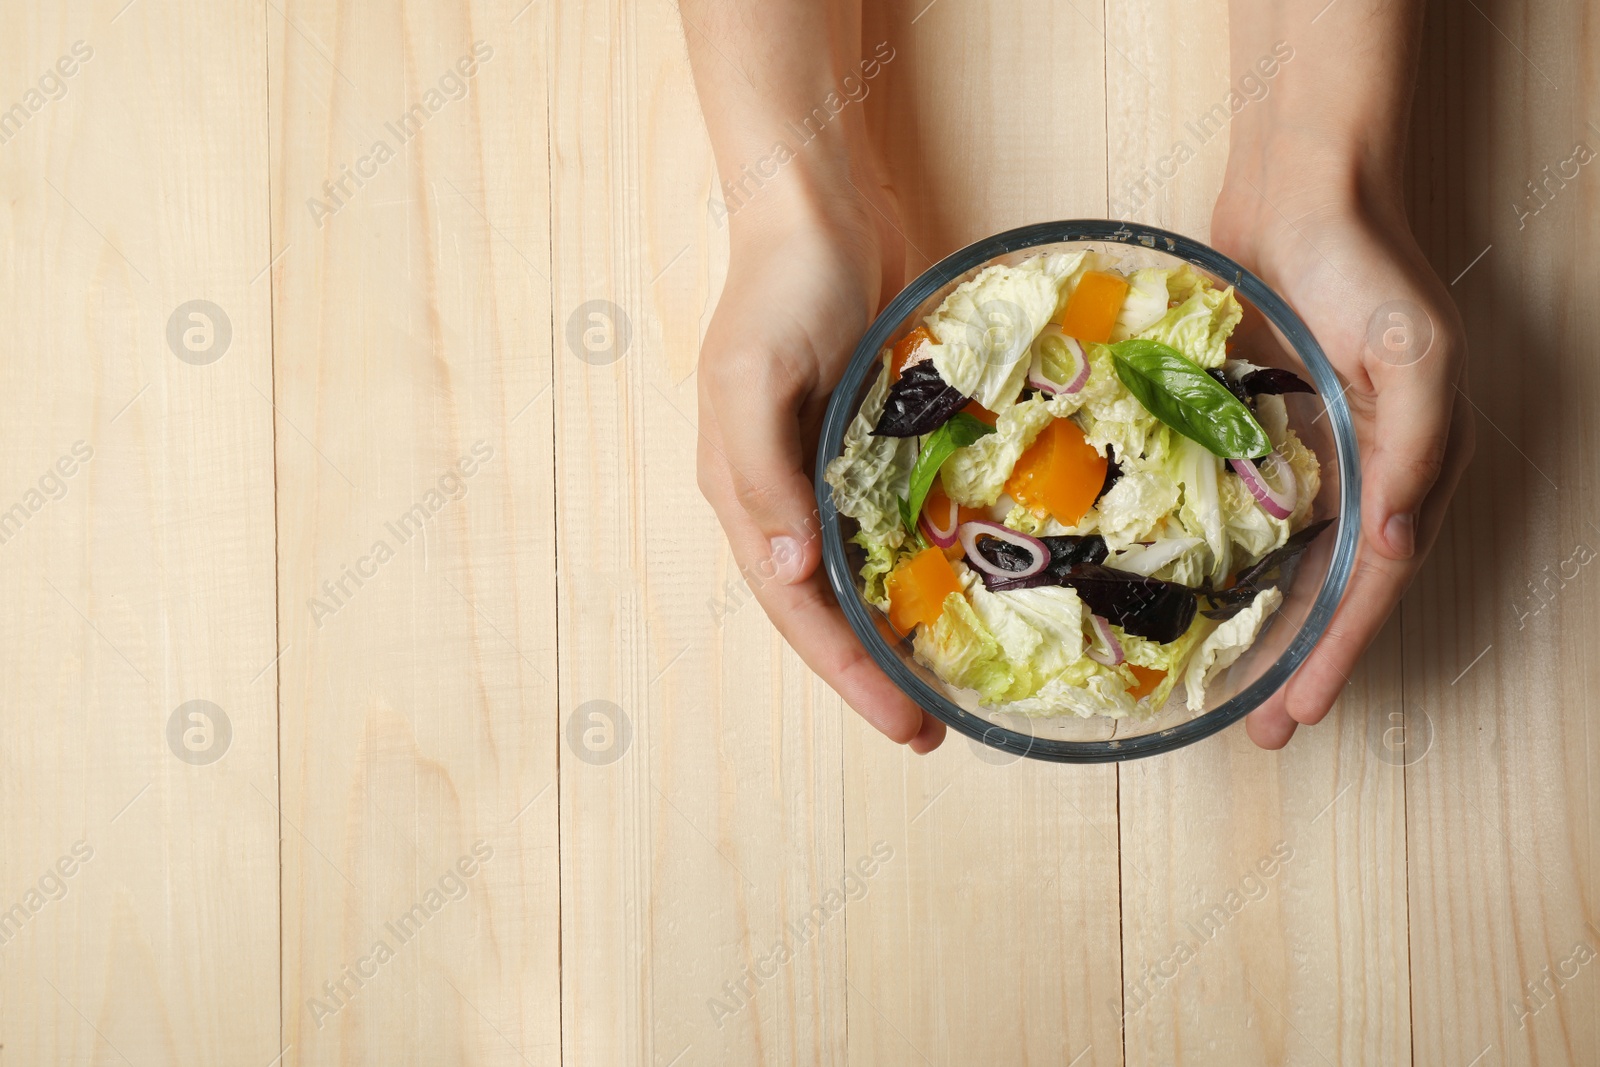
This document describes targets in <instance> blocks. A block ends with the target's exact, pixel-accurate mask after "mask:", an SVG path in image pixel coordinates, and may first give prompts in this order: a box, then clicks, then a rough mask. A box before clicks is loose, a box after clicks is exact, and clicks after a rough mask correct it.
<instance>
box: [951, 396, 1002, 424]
mask: <svg viewBox="0 0 1600 1067" xmlns="http://www.w3.org/2000/svg"><path fill="white" fill-rule="evenodd" d="M961 410H962V411H965V412H966V413H967V414H968V415H971V416H972V417H973V418H975V419H977V420H978V421H979V422H984V423H988V424H989V425H990V426H993V425H994V424H995V423H997V422H999V421H1000V416H999V415H996V414H995V413H994V412H992V411H990V410H989V409H988V408H986V407H984V406H983V405H982V404H980V403H978V402H977V401H976V400H969V401H967V402H966V404H965V405H964V406H963V407H962V408H961Z"/></svg>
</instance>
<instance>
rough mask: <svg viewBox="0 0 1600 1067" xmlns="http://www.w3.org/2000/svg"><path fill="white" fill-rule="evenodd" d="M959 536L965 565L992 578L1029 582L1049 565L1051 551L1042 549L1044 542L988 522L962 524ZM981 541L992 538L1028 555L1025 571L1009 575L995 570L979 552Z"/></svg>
mask: <svg viewBox="0 0 1600 1067" xmlns="http://www.w3.org/2000/svg"><path fill="white" fill-rule="evenodd" d="M960 534H961V547H962V548H963V549H965V550H966V553H967V562H968V563H970V564H972V565H973V566H974V567H976V568H978V570H980V571H982V572H983V573H984V574H986V575H993V576H994V577H996V578H1001V579H1011V578H1031V577H1033V576H1034V575H1036V574H1038V573H1039V572H1040V571H1042V570H1044V568H1045V565H1046V564H1048V563H1049V562H1050V549H1049V548H1047V547H1045V543H1044V542H1043V541H1041V540H1039V539H1038V538H1037V537H1029V536H1028V535H1027V534H1025V533H1019V532H1017V531H1016V530H1013V529H1012V528H1011V527H1009V526H1006V525H1005V524H1004V523H998V522H991V521H989V520H988V519H973V520H972V521H971V522H964V523H962V524H961V527H960ZM980 537H993V538H995V539H996V540H1000V541H1005V542H1007V543H1008V544H1012V545H1015V546H1016V547H1018V548H1021V549H1023V550H1024V551H1026V552H1028V553H1030V554H1031V555H1032V557H1033V559H1032V561H1031V562H1030V563H1029V564H1028V565H1027V566H1026V567H1023V568H1022V569H1020V570H1014V571H1008V570H1006V569H1005V568H1003V567H997V566H995V564H993V563H992V562H990V561H989V559H988V558H987V557H986V556H984V554H983V553H982V552H979V551H978V538H980ZM984 584H986V585H987V584H988V581H987V579H985V583H984Z"/></svg>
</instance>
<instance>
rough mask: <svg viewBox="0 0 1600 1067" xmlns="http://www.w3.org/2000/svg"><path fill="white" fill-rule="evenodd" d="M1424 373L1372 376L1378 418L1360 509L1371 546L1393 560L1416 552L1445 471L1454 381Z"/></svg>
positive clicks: (1392, 370) (1393, 369)
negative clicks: (1432, 494)
mask: <svg viewBox="0 0 1600 1067" xmlns="http://www.w3.org/2000/svg"><path fill="white" fill-rule="evenodd" d="M1420 369H1421V368H1420V367H1418V366H1416V365H1411V366H1389V367H1383V368H1381V369H1380V370H1378V371H1377V372H1375V373H1374V374H1373V376H1372V377H1373V384H1374V386H1375V387H1376V389H1377V393H1378V398H1377V405H1376V406H1377V417H1376V419H1375V420H1374V429H1373V437H1374V448H1373V450H1372V453H1371V456H1370V459H1369V460H1368V469H1367V470H1365V471H1364V472H1363V475H1364V477H1365V478H1366V488H1365V489H1364V491H1363V492H1362V494H1361V497H1362V499H1361V509H1362V511H1363V512H1365V515H1364V517H1363V520H1364V521H1363V525H1364V526H1365V530H1364V533H1365V536H1366V539H1367V541H1368V543H1369V544H1371V545H1372V546H1373V547H1374V548H1375V549H1376V550H1377V551H1378V553H1379V554H1380V555H1383V556H1386V557H1388V558H1389V559H1394V560H1405V559H1410V558H1411V557H1412V556H1413V555H1414V554H1415V553H1416V543H1417V515H1418V512H1419V511H1420V510H1421V508H1422V502H1423V500H1424V499H1425V498H1426V497H1427V495H1428V490H1430V489H1432V488H1433V484H1434V482H1436V481H1438V480H1439V474H1440V472H1441V471H1442V470H1443V469H1444V460H1445V446H1446V445H1447V444H1448V442H1449V437H1450V415H1451V412H1452V410H1453V409H1454V407H1455V397H1454V396H1453V395H1452V394H1453V392H1454V389H1455V383H1454V381H1453V380H1452V379H1451V378H1450V377H1449V376H1447V375H1441V374H1424V373H1419V371H1420ZM1385 379H1387V380H1385Z"/></svg>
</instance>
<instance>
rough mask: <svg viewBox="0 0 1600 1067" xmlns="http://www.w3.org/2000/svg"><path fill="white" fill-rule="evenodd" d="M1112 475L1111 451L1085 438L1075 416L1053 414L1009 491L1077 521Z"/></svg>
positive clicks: (1020, 462) (1036, 507) (1014, 472)
mask: <svg viewBox="0 0 1600 1067" xmlns="http://www.w3.org/2000/svg"><path fill="white" fill-rule="evenodd" d="M1105 481H1106V457H1104V456H1102V455H1101V454H1100V453H1098V452H1096V451H1095V450H1094V446H1093V445H1091V444H1090V443H1089V442H1088V441H1087V440H1085V439H1084V436H1083V430H1081V429H1079V427H1078V424H1077V423H1075V422H1073V421H1072V420H1071V419H1052V420H1051V421H1050V424H1049V425H1048V426H1046V427H1045V428H1044V429H1043V430H1042V431H1041V432H1040V434H1039V436H1038V438H1037V439H1036V440H1035V441H1034V442H1033V444H1032V445H1029V446H1028V450H1027V451H1026V452H1024V453H1022V455H1021V457H1019V458H1018V459H1017V465H1016V466H1015V467H1013V468H1011V477H1009V478H1007V479H1006V492H1007V493H1010V494H1011V499H1013V500H1015V501H1016V502H1017V503H1019V504H1021V505H1022V506H1023V507H1025V508H1028V509H1030V510H1032V511H1033V512H1035V513H1040V512H1049V513H1050V514H1051V515H1053V516H1055V519H1056V521H1057V522H1059V523H1061V524H1062V525H1065V526H1076V525H1078V523H1079V522H1081V521H1083V516H1084V514H1085V513H1086V512H1088V510H1089V509H1090V508H1091V507H1093V506H1094V498H1095V497H1096V496H1099V495H1100V487H1101V486H1102V485H1104V484H1105Z"/></svg>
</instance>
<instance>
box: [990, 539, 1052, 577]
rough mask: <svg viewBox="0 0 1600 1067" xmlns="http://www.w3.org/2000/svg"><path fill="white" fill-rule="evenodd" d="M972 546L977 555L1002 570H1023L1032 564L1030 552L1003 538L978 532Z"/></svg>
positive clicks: (1046, 561) (1047, 561)
mask: <svg viewBox="0 0 1600 1067" xmlns="http://www.w3.org/2000/svg"><path fill="white" fill-rule="evenodd" d="M973 547H974V548H976V549H977V550H978V555H980V556H982V557H983V558H984V559H986V560H988V561H989V562H990V563H992V564H994V565H995V566H996V567H999V568H1000V569H1001V570H1003V571H1023V570H1027V569H1028V568H1029V567H1031V566H1033V553H1032V552H1030V551H1028V550H1027V549H1026V548H1024V547H1023V546H1021V545H1017V544H1012V543H1011V542H1010V541H1007V540H1004V539H1003V538H999V537H985V536H983V535H981V534H980V535H979V536H978V537H977V538H976V539H974V541H973ZM1049 562H1050V561H1049V560H1048V559H1047V560H1045V563H1046V564H1047V565H1048V564H1049ZM980 569H981V568H980Z"/></svg>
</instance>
